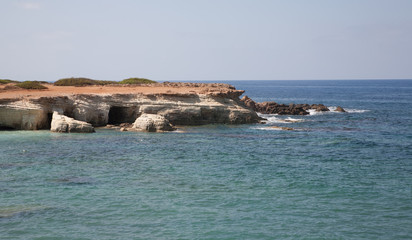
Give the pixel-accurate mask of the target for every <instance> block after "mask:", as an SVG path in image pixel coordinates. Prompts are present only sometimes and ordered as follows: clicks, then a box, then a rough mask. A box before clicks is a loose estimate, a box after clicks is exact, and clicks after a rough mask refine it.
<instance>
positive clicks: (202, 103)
mask: <svg viewBox="0 0 412 240" xmlns="http://www.w3.org/2000/svg"><path fill="white" fill-rule="evenodd" d="M54 111H57V112H60V113H62V114H64V115H66V116H73V118H74V119H76V120H78V121H83V122H87V123H91V124H92V125H93V126H95V127H99V126H106V125H107V124H119V123H132V122H133V121H134V120H135V119H136V118H137V117H138V116H140V115H142V114H155V115H161V116H164V117H165V118H166V119H167V120H168V121H169V122H170V123H171V124H173V125H203V124H222V123H223V124H243V123H256V122H258V121H259V119H260V118H259V116H258V115H257V114H256V112H255V111H253V110H251V109H249V108H247V107H245V106H244V104H243V103H242V102H240V100H239V99H238V97H233V96H231V95H230V93H227V94H209V93H205V94H76V95H70V96H60V97H39V98H33V99H24V100H16V99H4V100H1V99H0V129H1V128H2V127H5V128H7V127H9V128H13V129H22V130H35V129H48V128H49V127H50V121H51V116H50V115H51V113H53V112H54ZM63 128H64V127H63V126H62V127H61V131H63V130H64V129H63ZM67 131H69V130H67ZM74 131H76V130H75V129H74ZM82 131H83V130H82Z"/></svg>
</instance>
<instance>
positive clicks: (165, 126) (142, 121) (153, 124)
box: [133, 113, 175, 132]
mask: <svg viewBox="0 0 412 240" xmlns="http://www.w3.org/2000/svg"><path fill="white" fill-rule="evenodd" d="M133 128H135V129H137V130H142V131H147V132H161V131H173V130H175V128H174V127H173V126H172V125H171V124H170V122H169V120H167V119H166V118H165V117H163V116H161V115H157V114H147V113H144V114H142V115H141V116H140V117H138V118H137V119H136V121H135V122H134V123H133Z"/></svg>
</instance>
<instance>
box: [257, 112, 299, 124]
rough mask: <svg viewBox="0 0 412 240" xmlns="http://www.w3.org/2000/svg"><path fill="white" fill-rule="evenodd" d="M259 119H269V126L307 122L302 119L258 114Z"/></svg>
mask: <svg viewBox="0 0 412 240" xmlns="http://www.w3.org/2000/svg"><path fill="white" fill-rule="evenodd" d="M258 115H259V117H262V118H265V119H267V122H266V123H267V124H271V123H297V122H304V121H306V120H305V119H301V118H292V117H287V118H280V117H279V115H278V114H261V113H259V114H258Z"/></svg>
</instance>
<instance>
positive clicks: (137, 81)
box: [119, 78, 156, 84]
mask: <svg viewBox="0 0 412 240" xmlns="http://www.w3.org/2000/svg"><path fill="white" fill-rule="evenodd" d="M119 83H120V84H147V83H156V81H153V80H149V79H146V78H127V79H124V80H123V81H120V82H119Z"/></svg>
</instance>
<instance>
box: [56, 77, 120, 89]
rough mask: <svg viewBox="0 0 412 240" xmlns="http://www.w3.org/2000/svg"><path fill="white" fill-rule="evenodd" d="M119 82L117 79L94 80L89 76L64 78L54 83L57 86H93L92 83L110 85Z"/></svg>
mask: <svg viewBox="0 0 412 240" xmlns="http://www.w3.org/2000/svg"><path fill="white" fill-rule="evenodd" d="M108 84H118V82H115V81H102V80H93V79H89V78H63V79H60V80H58V81H56V82H55V83H54V85H55V86H76V87H81V86H91V85H108Z"/></svg>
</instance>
